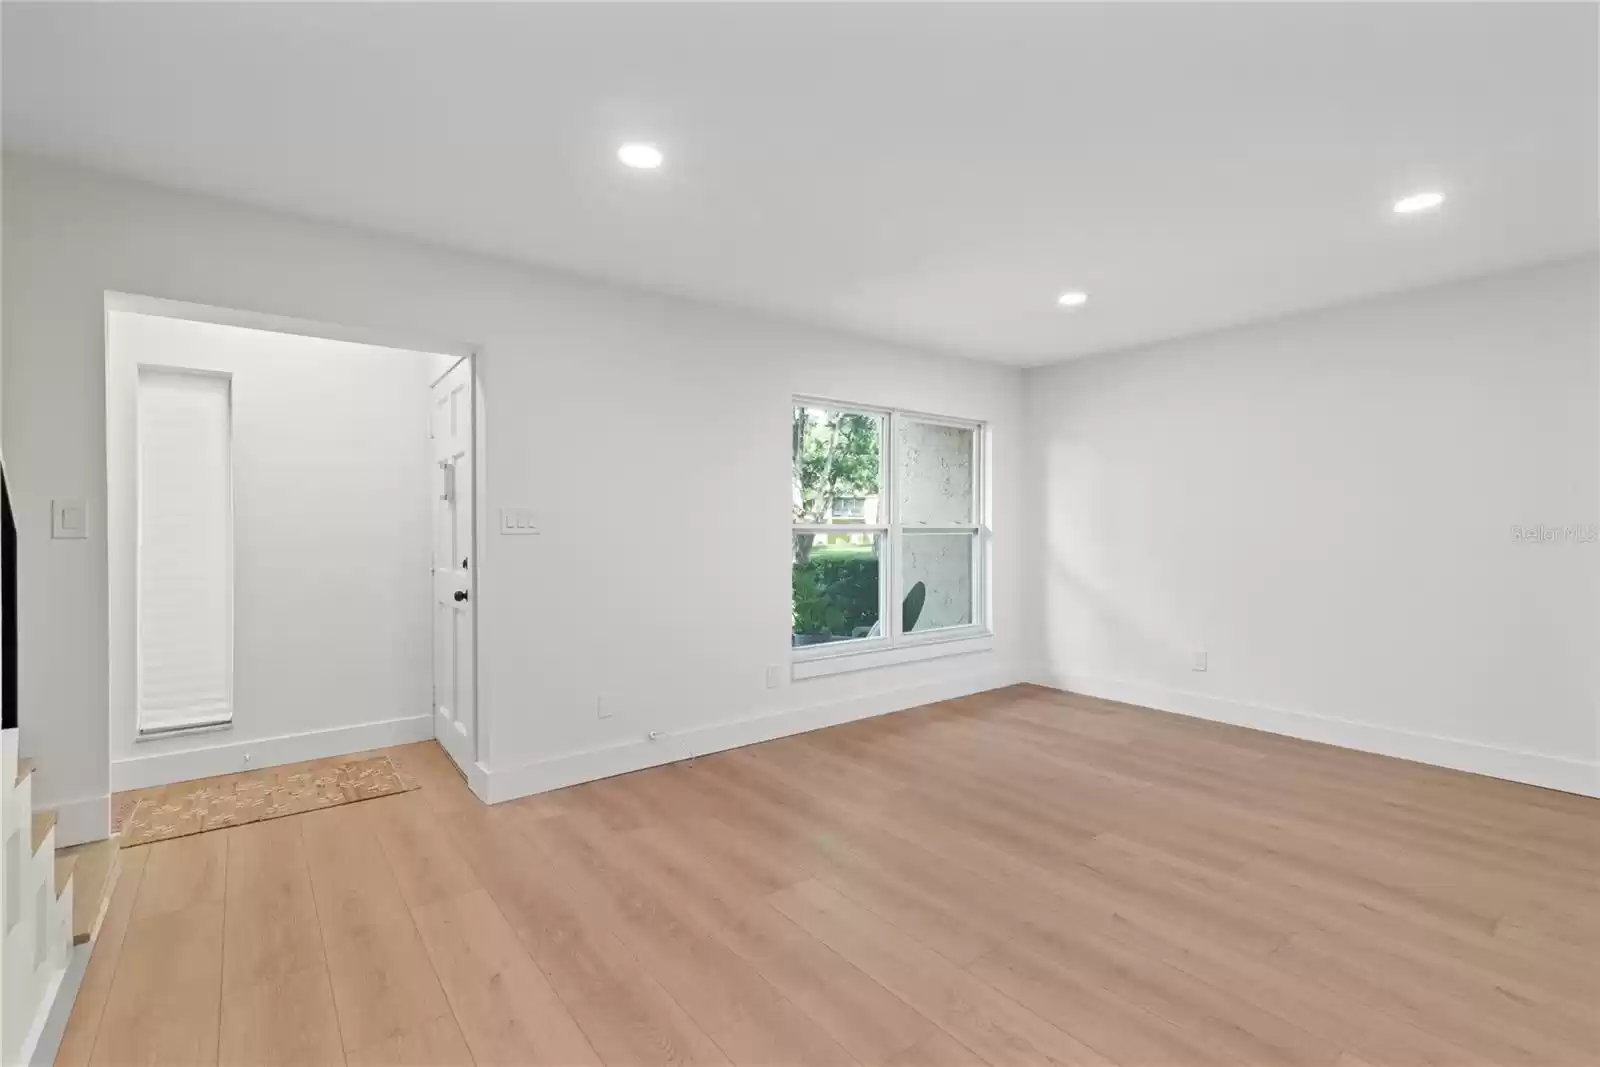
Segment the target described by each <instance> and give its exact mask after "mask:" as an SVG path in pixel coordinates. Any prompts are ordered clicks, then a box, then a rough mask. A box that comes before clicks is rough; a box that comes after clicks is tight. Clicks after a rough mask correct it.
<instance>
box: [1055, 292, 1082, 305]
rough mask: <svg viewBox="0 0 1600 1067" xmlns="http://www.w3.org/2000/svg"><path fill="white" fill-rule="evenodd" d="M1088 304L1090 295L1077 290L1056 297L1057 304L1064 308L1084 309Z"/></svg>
mask: <svg viewBox="0 0 1600 1067" xmlns="http://www.w3.org/2000/svg"><path fill="white" fill-rule="evenodd" d="M1088 302H1089V294H1088V293H1080V292H1078V291H1077V290H1075V289H1074V290H1072V291H1071V292H1067V293H1062V294H1061V295H1060V296H1058V297H1056V303H1058V304H1060V305H1061V306H1062V307H1064V308H1075V307H1082V306H1083V305H1084V304H1086V303H1088Z"/></svg>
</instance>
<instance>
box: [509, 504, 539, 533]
mask: <svg viewBox="0 0 1600 1067" xmlns="http://www.w3.org/2000/svg"><path fill="white" fill-rule="evenodd" d="M500 532H501V533H502V534H536V533H538V532H539V526H538V524H537V523H535V522H534V521H533V509H532V508H501V509H500Z"/></svg>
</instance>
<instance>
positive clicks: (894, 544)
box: [789, 396, 994, 681]
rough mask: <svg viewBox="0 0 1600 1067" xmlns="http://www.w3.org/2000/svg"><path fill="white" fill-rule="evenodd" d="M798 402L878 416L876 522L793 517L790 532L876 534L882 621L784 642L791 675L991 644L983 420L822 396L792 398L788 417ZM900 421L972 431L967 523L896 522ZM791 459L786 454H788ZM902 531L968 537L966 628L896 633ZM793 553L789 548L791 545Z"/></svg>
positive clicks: (839, 670)
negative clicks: (863, 633)
mask: <svg viewBox="0 0 1600 1067" xmlns="http://www.w3.org/2000/svg"><path fill="white" fill-rule="evenodd" d="M797 407H808V408H827V409H828V410H830V411H838V412H843V413H846V414H851V415H870V416H873V417H875V418H878V419H880V420H881V422H880V425H881V426H882V436H881V439H880V444H879V449H878V521H877V522H875V523H866V522H849V523H840V522H834V523H802V522H791V523H790V526H789V536H790V540H791V542H792V540H793V537H794V535H796V534H822V535H827V534H846V533H847V534H868V535H871V534H877V535H879V538H880V540H879V546H880V547H879V552H878V618H879V619H880V620H882V622H883V623H884V626H883V633H882V634H881V635H879V636H878V637H870V638H869V637H862V638H856V639H854V640H843V641H830V642H826V643H824V644H818V645H801V646H797V647H791V648H790V676H791V677H792V678H794V679H795V680H797V681H798V680H801V679H804V678H815V677H819V676H821V675H828V674H839V673H843V672H845V671H855V670H863V669H866V668H870V667H882V666H890V665H893V664H898V663H911V662H915V661H918V660H926V659H935V658H940V657H944V656H956V655H964V654H967V653H972V652H985V651H988V650H989V649H991V648H993V646H994V633H993V631H991V630H990V628H989V584H990V570H991V567H990V533H991V531H990V528H989V477H988V474H989V472H988V467H987V464H986V462H985V460H986V451H987V445H988V424H987V423H985V422H982V421H980V420H975V419H958V418H950V417H948V416H944V415H931V414H927V413H924V412H920V411H911V410H906V409H901V408H885V407H877V406H874V405H871V404H856V403H850V402H847V401H841V400H832V399H828V398H825V397H815V396H796V397H794V398H793V399H792V402H791V404H790V415H791V418H792V417H793V409H794V408H797ZM904 422H917V423H928V424H932V425H936V426H950V427H954V428H956V429H962V430H970V431H972V508H973V515H972V519H973V521H972V522H970V523H934V524H926V523H913V524H903V523H902V522H901V521H900V487H899V484H898V479H897V477H896V460H897V458H898V452H899V447H900V427H901V424H902V423H904ZM791 458H792V457H791ZM907 531H912V533H911V536H913V537H914V536H917V534H919V533H920V534H933V533H958V534H966V535H968V536H970V537H972V539H973V549H972V620H973V621H972V622H971V623H969V624H967V625H965V626H948V627H941V628H940V629H937V630H927V631H924V632H921V633H902V632H901V624H902V622H903V620H902V619H901V607H902V605H903V603H904V601H905V591H904V589H903V588H902V586H903V581H902V575H901V573H900V554H901V552H902V550H903V544H904V538H905V536H906V532H907ZM791 551H792V549H791Z"/></svg>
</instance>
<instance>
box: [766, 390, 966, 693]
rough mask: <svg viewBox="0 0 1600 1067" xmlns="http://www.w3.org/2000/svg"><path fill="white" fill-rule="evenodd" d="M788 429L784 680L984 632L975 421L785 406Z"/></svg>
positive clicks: (818, 403)
mask: <svg viewBox="0 0 1600 1067" xmlns="http://www.w3.org/2000/svg"><path fill="white" fill-rule="evenodd" d="M792 429H793V439H792V446H793V447H792V459H793V470H792V476H791V485H790V493H791V513H792V522H793V525H792V529H791V531H790V532H791V560H790V568H791V588H792V600H791V614H792V623H793V626H792V635H793V636H792V639H791V640H792V644H793V649H794V659H795V675H796V677H805V676H808V675H810V674H821V673H831V671H832V670H833V669H851V668H853V667H854V666H857V665H860V666H866V665H870V664H873V663H876V662H895V661H897V660H900V659H920V658H925V656H931V655H936V654H939V653H941V652H945V651H949V652H954V651H958V650H961V649H958V647H957V646H956V645H955V644H954V642H958V641H960V640H962V639H971V638H985V637H987V636H988V627H987V619H986V618H985V602H986V589H987V586H988V580H987V579H988V557H989V552H988V538H987V533H988V530H987V527H986V525H985V499H986V498H985V492H984V489H985V487H984V482H983V471H984V464H983V447H984V427H983V424H982V423H978V422H970V421H962V420H959V419H946V418H941V417H935V416H930V415H920V414H914V413H912V412H905V411H893V410H887V409H883V408H873V407H864V406H863V407H858V406H854V405H848V404H839V403H836V402H833V401H822V400H809V399H796V401H795V403H794V408H793V427H792ZM947 642H950V643H952V644H950V646H949V647H947V648H933V647H931V646H933V645H936V644H939V645H943V644H945V643H947ZM919 648H920V649H921V651H912V650H915V649H919ZM871 653H885V655H883V656H873V655H870V654H871ZM858 654H867V655H860V656H859V658H858ZM847 656H848V657H852V659H853V661H854V662H851V663H848V664H847V663H845V662H844V659H845V657H847ZM836 660H837V661H839V662H837V663H835V664H834V666H832V667H830V666H827V665H826V664H825V663H824V662H823V661H836Z"/></svg>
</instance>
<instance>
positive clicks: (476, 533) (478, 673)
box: [101, 289, 491, 797]
mask: <svg viewBox="0 0 1600 1067" xmlns="http://www.w3.org/2000/svg"><path fill="white" fill-rule="evenodd" d="M116 311H121V312H133V313H135V314H139V315H153V316H157V317H160V318H168V319H186V320H188V321H191V322H209V323H215V324H217V325H222V326H240V327H243V328H245V329H250V330H263V331H266V332H269V333H286V334H295V335H298V336H302V337H317V338H322V339H324V340H329V341H350V342H354V343H355V344H365V345H375V346H377V347H380V348H399V349H405V350H407V351H411V352H427V353H432V354H436V355H442V356H456V357H458V358H463V359H467V360H469V361H470V362H471V366H472V376H471V378H472V408H471V413H472V490H473V501H472V554H473V565H472V582H473V584H472V589H473V597H472V605H471V610H472V631H473V642H472V664H471V670H472V681H473V685H472V691H473V709H472V714H473V731H472V733H473V752H474V759H473V763H474V767H472V768H467V769H466V777H467V781H468V783H469V784H470V785H471V786H472V788H473V791H474V792H476V793H478V795H479V796H480V797H481V796H482V795H483V793H484V792H485V791H487V785H488V764H489V753H490V751H491V748H490V731H489V716H488V715H487V714H486V711H485V706H484V705H485V701H484V685H483V674H484V671H483V663H484V658H483V646H484V612H483V610H482V605H483V590H484V588H485V587H486V586H487V585H488V583H487V582H486V581H485V580H484V575H485V573H486V567H485V563H486V559H485V553H484V548H485V547H486V544H485V543H486V541H487V532H488V531H489V530H490V529H491V526H490V524H489V521H488V515H489V510H488V507H489V494H488V479H487V476H486V475H487V471H488V447H487V446H488V434H487V428H486V425H485V423H486V419H485V417H484V412H485V404H484V373H483V370H484V358H483V356H484V346H483V345H480V344H476V343H473V342H465V341H455V340H449V339H446V338H441V337H436V336H430V335H428V334H425V333H422V332H418V331H414V330H408V329H403V328H402V329H394V328H389V327H369V326H347V325H342V324H339V323H331V322H322V321H319V320H316V319H307V318H299V317H296V316H292V315H279V314H275V313H272V312H265V311H250V310H245V309H242V308H226V307H219V306H216V305H212V304H199V303H194V302H192V301H187V300H173V299H169V298H166V297H159V296H147V295H143V294H139V293H125V292H120V291H117V290H114V289H107V290H105V292H104V307H103V313H102V316H101V318H102V335H101V347H102V355H103V358H104V360H105V361H106V363H107V364H108V365H109V362H110V359H111V343H110V322H111V318H110V314H111V312H116ZM109 381H110V376H109V375H107V382H108V388H109ZM110 447H111V442H110V440H109V435H107V440H106V448H107V454H106V457H105V459H106V464H107V469H109V467H110V463H111V456H110V452H109V449H110ZM106 583H107V587H108V588H107V592H108V596H109V591H110V590H109V585H110V575H109V573H108V574H107V577H106ZM108 602H109V601H108ZM108 696H109V697H112V698H115V697H116V694H108ZM111 707H113V708H114V707H115V703H114V702H113V703H112V704H111ZM432 714H433V713H432V712H431V711H430V719H431V717H432ZM148 740H149V741H150V742H151V743H152V745H159V743H160V740H161V738H158V737H152V738H150V739H148ZM107 759H108V760H109V759H110V754H109V752H108V754H107Z"/></svg>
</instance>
